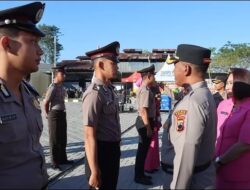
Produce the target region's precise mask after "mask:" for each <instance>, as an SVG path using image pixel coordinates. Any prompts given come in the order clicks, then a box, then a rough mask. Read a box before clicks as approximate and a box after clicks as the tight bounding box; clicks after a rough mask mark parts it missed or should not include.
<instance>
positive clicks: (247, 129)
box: [239, 110, 250, 144]
mask: <svg viewBox="0 0 250 190" xmlns="http://www.w3.org/2000/svg"><path fill="white" fill-rule="evenodd" d="M249 122H250V110H249V111H248V112H247V113H246V116H245V117H244V121H243V123H242V126H241V130H240V135H239V140H240V141H241V142H243V143H246V144H250V137H249V134H250V125H249ZM239 127H240V126H239Z"/></svg>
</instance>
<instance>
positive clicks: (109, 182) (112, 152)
mask: <svg viewBox="0 0 250 190" xmlns="http://www.w3.org/2000/svg"><path fill="white" fill-rule="evenodd" d="M97 155H98V165H99V169H100V171H101V181H102V183H101V187H100V188H99V189H110V190H112V189H116V186H117V182H118V176H119V168H120V157H121V150H120V141H119V142H106V141H97ZM85 173H86V176H87V180H88V181H89V178H90V175H91V170H90V167H89V164H88V160H87V157H85Z"/></svg>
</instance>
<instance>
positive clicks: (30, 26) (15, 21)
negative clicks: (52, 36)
mask: <svg viewBox="0 0 250 190" xmlns="http://www.w3.org/2000/svg"><path fill="white" fill-rule="evenodd" d="M44 8H45V4H44V3H41V2H33V3H30V4H26V5H23V6H19V7H14V8H10V9H5V10H0V28H1V27H13V28H17V29H19V30H22V31H26V32H30V33H33V34H35V35H37V36H40V37H44V36H45V34H44V33H43V32H42V31H40V30H39V29H38V28H37V27H36V24H37V23H38V22H39V21H40V20H41V18H42V15H43V11H44Z"/></svg>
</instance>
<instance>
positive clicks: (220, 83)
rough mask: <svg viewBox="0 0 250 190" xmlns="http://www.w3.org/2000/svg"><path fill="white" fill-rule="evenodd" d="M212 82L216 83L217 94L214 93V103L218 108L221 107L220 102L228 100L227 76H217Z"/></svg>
mask: <svg viewBox="0 0 250 190" xmlns="http://www.w3.org/2000/svg"><path fill="white" fill-rule="evenodd" d="M212 82H213V83H214V89H215V92H214V93H213V97H214V101H215V104H216V107H218V106H219V104H220V102H221V101H222V100H225V99H227V92H226V89H225V88H226V82H227V76H226V75H222V76H216V77H215V78H214V79H213V80H212Z"/></svg>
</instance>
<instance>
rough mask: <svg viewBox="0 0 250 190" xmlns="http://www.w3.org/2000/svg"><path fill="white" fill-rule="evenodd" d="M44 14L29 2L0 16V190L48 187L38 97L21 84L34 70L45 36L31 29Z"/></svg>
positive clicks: (35, 4)
mask: <svg viewBox="0 0 250 190" xmlns="http://www.w3.org/2000/svg"><path fill="white" fill-rule="evenodd" d="M7 3H8V2H5V4H7ZM1 4H2V2H1ZM44 8H45V4H43V3H41V2H34V3H29V4H26V5H22V6H19V7H14V8H10V9H6V10H0V189H46V188H47V184H48V174H47V171H46V166H45V159H44V153H43V147H42V145H41V143H40V137H41V134H42V130H43V123H42V117H41V108H40V104H39V102H38V100H37V97H36V96H37V94H38V92H36V90H35V89H33V88H31V86H30V85H29V84H28V82H26V81H25V80H24V78H25V77H26V76H28V75H29V74H30V73H33V72H36V71H38V69H39V67H38V66H39V64H40V60H41V56H42V54H43V51H42V49H41V48H40V46H39V41H40V39H41V37H44V36H45V34H44V33H43V32H42V31H40V30H39V29H38V28H37V27H36V24H37V23H38V22H39V21H40V19H41V18H42V15H43V11H44Z"/></svg>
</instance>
